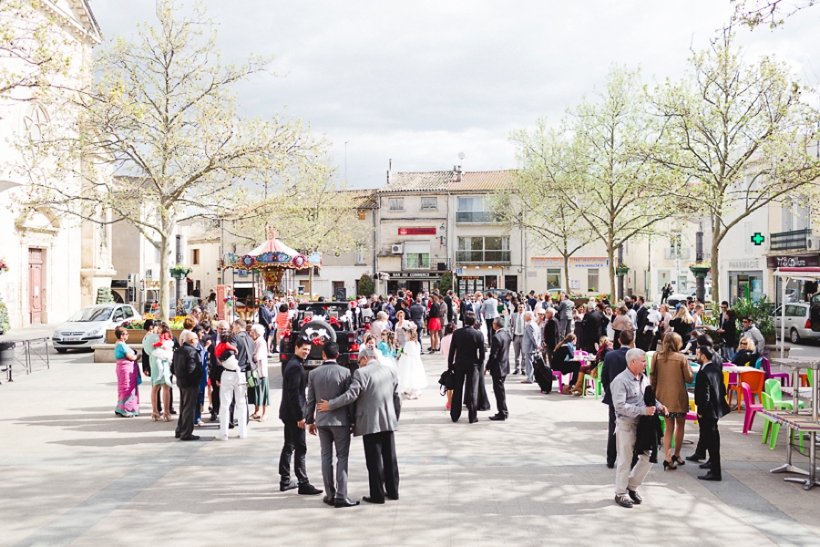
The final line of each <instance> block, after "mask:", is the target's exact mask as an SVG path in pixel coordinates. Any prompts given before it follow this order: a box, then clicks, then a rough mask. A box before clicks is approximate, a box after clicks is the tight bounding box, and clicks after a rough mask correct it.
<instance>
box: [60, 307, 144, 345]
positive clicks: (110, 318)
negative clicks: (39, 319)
mask: <svg viewBox="0 0 820 547" xmlns="http://www.w3.org/2000/svg"><path fill="white" fill-rule="evenodd" d="M138 319H142V317H141V316H140V314H138V313H137V311H136V310H135V309H134V308H133V307H132V306H130V305H128V304H113V303H110V304H97V305H96V306H87V307H85V308H82V309H81V310H79V311H78V312H76V313H75V314H74V315H72V316H71V317H70V318H69V320H68V322H67V323H64V324H62V325H60V326H59V327H58V328H57V330H55V331H54V335H53V336H52V337H51V342H52V344H53V345H54V349H56V350H57V351H58V352H59V353H65V352H66V351H67V350H69V349H84V348H90V347H91V346H93V345H96V344H102V343H103V342H105V331H107V330H108V329H113V328H115V327H117V326H119V325H121V324H122V323H124V322H125V321H135V320H138Z"/></svg>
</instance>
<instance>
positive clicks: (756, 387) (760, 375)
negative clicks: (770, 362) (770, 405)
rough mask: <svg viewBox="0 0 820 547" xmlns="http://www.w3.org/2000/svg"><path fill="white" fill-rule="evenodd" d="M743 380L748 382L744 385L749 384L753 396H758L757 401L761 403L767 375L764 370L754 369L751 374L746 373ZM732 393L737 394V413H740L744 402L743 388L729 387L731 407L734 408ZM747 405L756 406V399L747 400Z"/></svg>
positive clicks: (728, 394) (728, 393)
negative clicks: (741, 404)
mask: <svg viewBox="0 0 820 547" xmlns="http://www.w3.org/2000/svg"><path fill="white" fill-rule="evenodd" d="M738 374H739V373H738ZM743 378H744V379H745V380H746V382H744V383H747V384H749V388H750V390H751V392H752V395H754V394H757V400H758V401H760V398H761V394H762V393H763V383H764V381H765V379H766V374H765V373H764V372H763V371H762V370H754V369H752V370H750V371H749V372H744V373H743ZM732 393H737V411H738V412H740V403H741V401H742V400H743V391H741V388H740V387H738V386H737V385H730V386H729V389H728V391H727V392H726V394H727V396H728V399H729V406H732ZM746 404H754V399H751V400H747V401H746Z"/></svg>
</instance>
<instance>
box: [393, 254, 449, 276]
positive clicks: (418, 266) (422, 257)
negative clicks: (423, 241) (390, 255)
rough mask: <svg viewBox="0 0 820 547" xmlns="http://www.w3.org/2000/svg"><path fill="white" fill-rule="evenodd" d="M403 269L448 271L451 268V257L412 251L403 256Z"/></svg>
mask: <svg viewBox="0 0 820 547" xmlns="http://www.w3.org/2000/svg"><path fill="white" fill-rule="evenodd" d="M401 269H402V270H427V271H438V272H446V271H449V270H450V259H449V258H437V257H435V256H430V255H427V254H413V253H410V254H409V255H407V254H406V255H403V256H402V258H401Z"/></svg>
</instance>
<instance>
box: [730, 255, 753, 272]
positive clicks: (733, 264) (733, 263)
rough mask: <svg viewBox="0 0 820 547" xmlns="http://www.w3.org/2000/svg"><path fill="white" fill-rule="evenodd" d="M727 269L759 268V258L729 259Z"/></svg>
mask: <svg viewBox="0 0 820 547" xmlns="http://www.w3.org/2000/svg"><path fill="white" fill-rule="evenodd" d="M729 269H730V270H759V269H760V259H759V258H747V259H744V260H730V261H729Z"/></svg>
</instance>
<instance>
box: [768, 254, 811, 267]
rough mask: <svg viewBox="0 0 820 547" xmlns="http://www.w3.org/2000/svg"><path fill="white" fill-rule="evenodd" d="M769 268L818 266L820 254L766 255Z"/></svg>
mask: <svg viewBox="0 0 820 547" xmlns="http://www.w3.org/2000/svg"><path fill="white" fill-rule="evenodd" d="M766 266H768V267H769V268H807V267H809V268H816V267H818V266H820V255H787V256H767V257H766Z"/></svg>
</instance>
